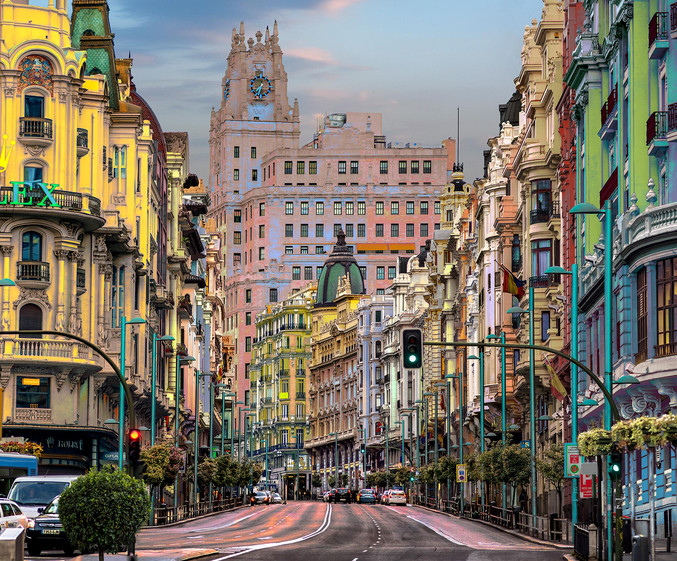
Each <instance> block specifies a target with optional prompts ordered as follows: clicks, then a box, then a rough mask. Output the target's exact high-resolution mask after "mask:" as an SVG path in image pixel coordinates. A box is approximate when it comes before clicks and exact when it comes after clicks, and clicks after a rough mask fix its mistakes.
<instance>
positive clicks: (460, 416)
mask: <svg viewBox="0 0 677 561" xmlns="http://www.w3.org/2000/svg"><path fill="white" fill-rule="evenodd" d="M468 358H470V357H468ZM446 377H448V378H450V379H451V378H457V379H458V382H459V384H458V386H459V387H458V447H459V448H458V456H459V457H458V460H459V463H461V464H462V463H463V369H462V368H461V370H460V371H459V373H458V374H457V375H456V374H447V376H446ZM464 495H465V485H464V484H463V482H461V508H460V512H461V516H463V510H464V508H463V507H464V504H463V502H464V498H465V497H464Z"/></svg>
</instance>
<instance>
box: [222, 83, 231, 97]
mask: <svg viewBox="0 0 677 561" xmlns="http://www.w3.org/2000/svg"><path fill="white" fill-rule="evenodd" d="M229 95H230V80H226V85H225V86H224V88H223V99H228V96H229Z"/></svg>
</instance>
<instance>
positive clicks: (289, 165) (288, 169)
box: [284, 162, 294, 175]
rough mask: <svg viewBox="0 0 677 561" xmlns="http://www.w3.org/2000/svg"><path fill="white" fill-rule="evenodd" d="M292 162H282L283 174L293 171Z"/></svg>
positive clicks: (289, 173)
mask: <svg viewBox="0 0 677 561" xmlns="http://www.w3.org/2000/svg"><path fill="white" fill-rule="evenodd" d="M293 169H294V168H293V162H285V163H284V174H285V175H291V174H292V171H293Z"/></svg>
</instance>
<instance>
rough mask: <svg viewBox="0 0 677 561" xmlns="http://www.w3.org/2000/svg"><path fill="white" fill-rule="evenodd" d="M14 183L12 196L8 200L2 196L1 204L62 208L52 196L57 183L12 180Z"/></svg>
mask: <svg viewBox="0 0 677 561" xmlns="http://www.w3.org/2000/svg"><path fill="white" fill-rule="evenodd" d="M10 183H11V184H12V197H11V199H10V200H7V196H6V195H4V196H2V198H0V205H12V206H49V207H51V208H61V205H60V204H59V203H57V202H56V199H55V198H54V197H53V196H52V193H53V191H54V190H55V189H56V188H57V187H58V185H57V184H56V183H41V182H40V181H10Z"/></svg>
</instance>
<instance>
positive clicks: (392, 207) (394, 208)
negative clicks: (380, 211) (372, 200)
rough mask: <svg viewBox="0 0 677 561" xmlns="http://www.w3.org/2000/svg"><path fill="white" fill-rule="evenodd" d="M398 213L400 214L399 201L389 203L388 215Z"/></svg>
mask: <svg viewBox="0 0 677 561" xmlns="http://www.w3.org/2000/svg"><path fill="white" fill-rule="evenodd" d="M399 213H400V203H399V201H392V202H391V203H390V214H399Z"/></svg>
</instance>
